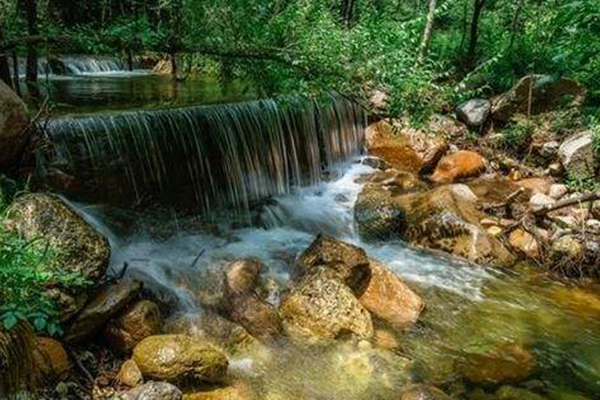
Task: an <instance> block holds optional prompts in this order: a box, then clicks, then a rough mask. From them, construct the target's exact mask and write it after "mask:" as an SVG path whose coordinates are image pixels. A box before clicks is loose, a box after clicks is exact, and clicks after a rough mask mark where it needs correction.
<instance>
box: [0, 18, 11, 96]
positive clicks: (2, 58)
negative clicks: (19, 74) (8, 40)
mask: <svg viewBox="0 0 600 400" xmlns="http://www.w3.org/2000/svg"><path fill="white" fill-rule="evenodd" d="M0 22H1V21H0ZM2 41H4V35H3V33H2V26H0V42H2ZM0 79H1V80H2V81H3V82H4V83H6V84H7V85H8V86H9V87H10V88H12V78H11V76H10V67H9V65H8V53H7V52H6V51H3V52H2V53H0Z"/></svg>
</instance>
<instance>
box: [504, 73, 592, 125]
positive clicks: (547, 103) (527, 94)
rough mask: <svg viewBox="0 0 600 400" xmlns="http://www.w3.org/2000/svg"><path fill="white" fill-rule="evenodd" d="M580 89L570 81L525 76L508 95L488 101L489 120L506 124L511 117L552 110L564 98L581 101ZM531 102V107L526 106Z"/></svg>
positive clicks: (548, 77)
mask: <svg viewBox="0 0 600 400" xmlns="http://www.w3.org/2000/svg"><path fill="white" fill-rule="evenodd" d="M584 94H585V93H584V90H583V88H582V87H581V86H580V85H579V84H578V83H577V82H574V81H572V80H569V79H566V78H559V79H558V80H554V79H553V78H552V77H550V76H547V75H527V76H525V77H523V78H521V79H520V80H519V81H518V82H517V83H516V84H515V86H513V87H512V89H510V90H509V91H508V92H506V93H503V94H501V95H500V96H497V97H496V98H495V99H493V100H492V118H493V119H494V120H496V121H499V122H509V121H510V120H511V119H512V118H513V116H514V115H515V114H526V113H527V112H528V109H529V108H531V113H532V114H538V113H541V112H545V111H549V110H552V109H553V108H554V107H556V106H557V105H558V104H560V102H561V101H563V99H564V98H565V97H570V98H573V100H576V101H578V102H581V101H582V99H583V96H584ZM530 103H531V104H530Z"/></svg>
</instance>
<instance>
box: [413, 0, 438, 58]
mask: <svg viewBox="0 0 600 400" xmlns="http://www.w3.org/2000/svg"><path fill="white" fill-rule="evenodd" d="M436 8H437V0H429V12H428V13H427V22H426V23H425V30H424V31H423V39H422V40H421V46H420V47H419V55H418V57H417V62H418V63H419V64H420V63H422V62H423V60H424V59H425V55H426V54H427V47H428V46H429V41H430V40H431V34H432V33H433V22H434V20H435V10H436Z"/></svg>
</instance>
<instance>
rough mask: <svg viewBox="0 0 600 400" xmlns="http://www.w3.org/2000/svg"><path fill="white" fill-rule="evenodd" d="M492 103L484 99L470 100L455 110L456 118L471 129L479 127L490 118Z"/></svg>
mask: <svg viewBox="0 0 600 400" xmlns="http://www.w3.org/2000/svg"><path fill="white" fill-rule="evenodd" d="M491 111H492V103H491V102H490V101H489V100H485V99H472V100H469V101H466V102H464V103H462V104H460V105H459V106H458V107H457V108H456V117H457V118H458V119H459V120H460V121H462V122H464V123H465V124H467V126H469V127H471V128H477V127H480V126H481V125H483V124H484V123H485V121H486V120H487V119H488V117H489V116H490V112H491Z"/></svg>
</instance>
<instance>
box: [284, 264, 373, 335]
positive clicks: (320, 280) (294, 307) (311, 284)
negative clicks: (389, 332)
mask: <svg viewBox="0 0 600 400" xmlns="http://www.w3.org/2000/svg"><path fill="white" fill-rule="evenodd" d="M279 315H280V316H281V319H282V322H283V326H284V329H285V330H286V332H287V333H288V335H290V336H291V337H293V338H298V339H301V340H305V341H307V342H309V343H318V342H324V341H329V340H333V339H336V338H338V337H339V336H342V335H344V334H348V333H352V334H355V335H356V336H358V337H361V338H370V337H371V336H373V323H372V321H371V315H370V314H369V312H368V311H367V310H366V309H365V308H364V306H363V305H362V304H360V302H359V301H358V299H357V298H356V297H355V296H354V293H353V292H352V290H350V288H349V287H348V286H346V285H345V284H344V282H343V281H342V280H340V279H339V276H338V275H337V274H336V273H335V271H332V270H331V269H328V268H324V267H316V268H315V271H314V272H313V273H311V274H310V275H307V276H306V277H305V278H304V279H303V280H302V281H301V282H300V283H299V284H298V285H297V287H295V288H293V289H292V291H291V292H290V294H289V295H288V296H287V297H286V298H285V299H284V300H283V302H282V304H281V305H280V307H279Z"/></svg>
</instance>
